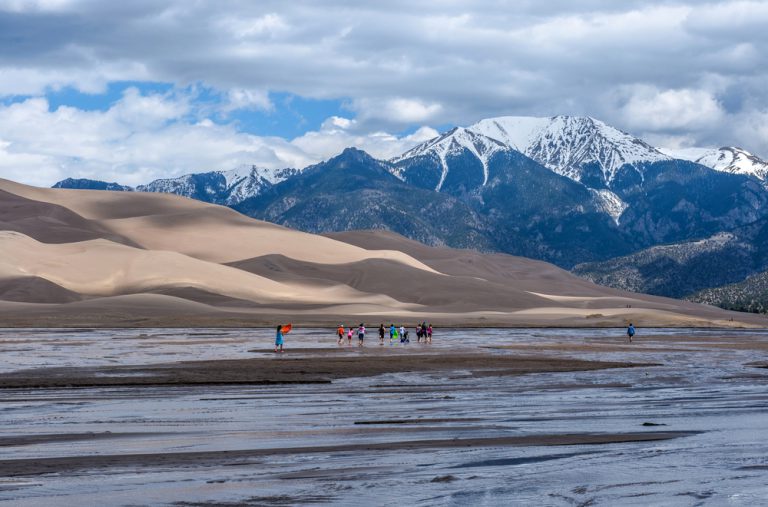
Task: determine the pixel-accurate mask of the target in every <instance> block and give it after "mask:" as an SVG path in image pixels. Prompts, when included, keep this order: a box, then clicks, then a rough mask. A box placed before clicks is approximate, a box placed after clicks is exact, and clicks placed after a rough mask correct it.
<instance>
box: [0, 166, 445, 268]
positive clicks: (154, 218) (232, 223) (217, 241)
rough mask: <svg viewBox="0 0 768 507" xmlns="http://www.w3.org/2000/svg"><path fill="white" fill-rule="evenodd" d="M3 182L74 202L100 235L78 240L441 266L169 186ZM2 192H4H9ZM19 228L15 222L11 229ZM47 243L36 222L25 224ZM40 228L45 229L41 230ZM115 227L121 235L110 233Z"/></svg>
mask: <svg viewBox="0 0 768 507" xmlns="http://www.w3.org/2000/svg"><path fill="white" fill-rule="evenodd" d="M0 190H5V193H6V194H8V193H11V194H16V195H17V196H22V197H24V198H26V199H27V200H29V199H34V200H36V201H39V202H40V205H41V206H43V205H45V204H46V203H47V204H49V205H50V204H53V205H55V206H58V207H63V208H66V209H68V210H71V212H73V213H74V214H76V216H79V217H82V219H83V220H87V221H88V223H89V224H90V226H91V229H93V228H95V227H99V228H101V230H102V231H103V232H102V234H100V235H95V233H93V232H91V234H90V236H89V237H83V236H78V237H77V239H72V240H71V241H82V240H84V239H93V238H95V237H102V238H107V239H111V240H114V238H121V239H123V242H132V243H133V244H135V245H140V246H141V247H143V248H146V249H149V250H169V251H175V252H179V253H183V254H186V255H189V256H191V257H196V258H198V259H203V260H207V261H211V262H218V263H222V262H234V261H238V260H243V259H249V258H252V257H260V256H263V255H269V254H275V253H279V254H282V255H285V256H287V257H290V258H293V259H297V260H305V261H309V262H325V263H347V262H357V261H361V260H365V259H371V258H378V259H390V260H393V261H396V262H401V263H403V264H405V265H408V266H412V267H416V268H419V269H423V270H425V271H434V270H433V269H432V268H429V267H428V266H426V265H424V264H422V263H421V262H419V261H417V260H416V259H414V258H412V257H410V256H409V255H407V254H405V253H403V252H400V251H397V250H390V249H379V250H378V251H370V250H366V249H363V248H360V247H356V246H354V245H350V244H348V243H344V242H339V241H334V240H331V239H329V238H326V237H323V236H318V235H313V234H306V233H303V232H298V231H293V230H290V229H286V228H285V227H280V226H277V225H274V224H270V223H267V222H262V221H259V220H254V219H251V218H248V217H246V216H244V215H241V214H240V213H237V212H235V211H233V210H231V209H229V208H226V207H223V206H214V205H211V204H206V203H202V202H199V201H194V200H192V199H186V198H183V197H179V196H176V195H170V194H153V193H142V192H107V191H92V190H69V189H42V188H34V187H28V186H25V185H19V184H17V183H13V182H9V181H8V180H2V179H0ZM2 198H3V196H0V199H2ZM12 230H15V229H12ZM21 232H24V233H25V234H27V235H28V236H31V237H34V238H36V239H39V240H40V241H42V242H45V243H53V242H58V241H51V240H50V237H48V236H44V237H38V236H40V234H35V233H33V232H32V231H30V230H29V229H27V230H24V231H21ZM35 232H39V231H35ZM109 235H112V236H114V237H107V236H109Z"/></svg>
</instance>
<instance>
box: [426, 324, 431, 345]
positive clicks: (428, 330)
mask: <svg viewBox="0 0 768 507" xmlns="http://www.w3.org/2000/svg"><path fill="white" fill-rule="evenodd" d="M427 343H432V324H430V325H429V326H428V327H427Z"/></svg>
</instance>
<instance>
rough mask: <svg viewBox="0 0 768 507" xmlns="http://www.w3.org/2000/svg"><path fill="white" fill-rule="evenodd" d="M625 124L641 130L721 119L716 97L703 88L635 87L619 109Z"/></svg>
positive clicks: (692, 126) (705, 124)
mask: <svg viewBox="0 0 768 507" xmlns="http://www.w3.org/2000/svg"><path fill="white" fill-rule="evenodd" d="M620 111H621V114H622V116H623V117H624V124H625V125H628V126H629V127H631V128H633V129H634V130H636V131H637V130H640V131H661V132H664V131H676V130H683V129H685V130H698V129H701V128H707V127H708V126H710V125H712V124H714V123H715V122H720V121H722V119H723V116H724V111H723V109H722V107H721V106H720V104H719V103H718V101H717V99H716V98H715V97H714V96H713V95H712V94H710V93H709V92H707V91H704V90H691V89H682V90H658V89H656V88H653V87H645V86H644V87H638V88H635V89H633V90H632V91H631V92H630V97H629V99H628V100H627V102H626V103H625V104H624V105H623V106H622V107H621V109H620Z"/></svg>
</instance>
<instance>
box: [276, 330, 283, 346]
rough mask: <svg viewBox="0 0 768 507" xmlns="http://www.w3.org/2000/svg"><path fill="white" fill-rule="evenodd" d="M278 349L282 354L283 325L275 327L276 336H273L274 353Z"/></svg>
mask: <svg viewBox="0 0 768 507" xmlns="http://www.w3.org/2000/svg"><path fill="white" fill-rule="evenodd" d="M278 347H279V348H280V352H283V325H282V324H278V326H277V334H276V335H275V352H277V349H278Z"/></svg>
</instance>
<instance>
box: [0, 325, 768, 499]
mask: <svg viewBox="0 0 768 507" xmlns="http://www.w3.org/2000/svg"><path fill="white" fill-rule="evenodd" d="M288 338H289V340H288V343H287V345H288V346H289V347H288V348H287V351H286V352H285V353H283V354H275V353H274V352H272V350H271V349H270V348H268V344H269V340H271V330H266V331H264V332H262V333H261V334H259V332H256V331H254V330H250V329H248V330H241V331H238V330H214V329H211V330H200V329H190V330H185V331H183V332H176V331H173V330H159V329H158V330H148V331H147V330H135V331H128V330H115V331H106V330H96V331H94V330H87V329H84V330H79V331H72V330H68V331H52V332H48V331H45V330H27V331H23V332H22V331H18V330H0V347H3V349H4V352H3V357H2V358H1V359H2V361H0V387H2V388H3V389H2V390H0V414H2V416H3V423H4V424H3V431H2V432H1V433H0V449H2V458H0V505H5V504H7V505H13V506H14V507H27V506H38V505H78V506H79V505H137V504H140V505H169V506H170V505H177V506H178V505H190V506H191V505H196V506H211V505H221V506H228V507H229V506H233V505H250V504H255V505H293V504H313V503H331V504H343V505H367V504H377V505H393V506H395V505H405V504H413V503H418V504H424V505H479V504H493V505H501V504H504V505H510V504H516V505H582V504H583V505H590V504H601V505H648V504H656V505H658V504H663V505H690V504H691V503H692V501H699V500H701V499H709V501H710V502H712V503H713V504H718V505H721V504H733V505H758V504H761V500H765V499H766V498H768V496H767V495H768V489H766V487H765V484H764V478H763V477H762V476H761V475H760V472H761V471H763V470H764V467H765V458H764V456H765V455H766V453H768V448H766V446H765V444H764V439H763V437H762V433H763V430H764V428H765V427H766V426H765V425H766V424H768V411H766V408H768V398H767V397H766V393H765V382H762V380H765V379H768V375H764V372H765V370H761V369H760V368H765V367H766V366H768V363H766V362H765V350H766V349H765V347H766V344H768V332H763V333H762V334H760V333H757V332H752V331H750V332H734V331H731V332H724V331H717V330H697V331H693V330H691V331H680V330H664V329H659V330H646V329H643V330H642V332H641V335H640V336H638V337H637V339H636V340H635V341H634V342H633V343H632V344H629V343H627V342H626V338H624V337H622V330H614V331H612V332H611V331H605V330H562V331H558V330H539V329H531V330H487V331H477V330H474V331H471V332H468V331H467V330H460V329H454V330H451V329H441V332H440V334H439V335H438V337H437V338H436V341H435V343H434V344H433V345H431V346H427V345H423V344H418V343H411V344H410V345H408V346H407V347H406V346H401V345H400V346H398V345H395V346H392V347H390V346H389V345H388V343H387V344H386V346H379V344H378V340H377V339H374V340H372V342H373V343H368V342H366V343H367V345H366V347H364V348H362V349H361V348H358V347H356V346H354V345H353V346H351V347H350V346H347V345H346V344H344V345H343V346H341V347H338V346H336V343H335V337H334V336H333V334H332V331H328V330H327V329H316V330H311V329H310V330H299V331H297V332H296V333H295V334H294V333H292V334H291V335H289V337H288ZM353 341H356V340H353ZM265 346H267V347H265ZM30 350H35V357H33V356H31V355H30ZM196 358H197V359H198V360H191V359H196ZM761 467H762V468H761ZM254 495H256V496H254Z"/></svg>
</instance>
